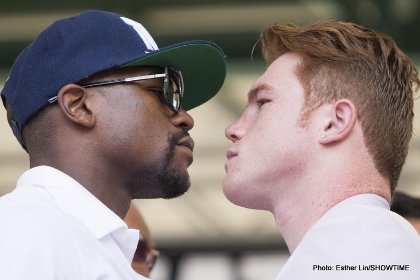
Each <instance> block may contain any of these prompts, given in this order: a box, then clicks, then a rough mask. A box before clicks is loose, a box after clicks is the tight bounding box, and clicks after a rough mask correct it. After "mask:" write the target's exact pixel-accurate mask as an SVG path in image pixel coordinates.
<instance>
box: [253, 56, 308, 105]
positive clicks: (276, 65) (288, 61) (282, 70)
mask: <svg viewBox="0 0 420 280" xmlns="http://www.w3.org/2000/svg"><path fill="white" fill-rule="evenodd" d="M301 62H302V58H301V57H300V56H299V55H298V54H296V53H291V52H289V53H286V54H284V55H282V56H280V57H278V58H277V59H276V60H274V61H273V62H272V63H271V64H270V65H269V67H268V68H267V70H266V71H265V72H264V74H263V75H261V76H260V77H259V78H258V79H257V80H256V81H255V83H254V84H253V85H252V87H251V90H250V91H249V96H248V97H249V99H252V98H253V97H254V96H255V94H257V93H258V92H260V91H277V90H280V89H293V88H295V89H297V88H300V87H301V84H300V81H299V79H298V78H297V76H296V73H295V72H296V67H297V66H298V65H299V64H300V63H301Z"/></svg>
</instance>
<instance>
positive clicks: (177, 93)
mask: <svg viewBox="0 0 420 280" xmlns="http://www.w3.org/2000/svg"><path fill="white" fill-rule="evenodd" d="M168 77H169V80H168V88H167V92H166V98H167V101H168V103H169V104H170V105H171V106H172V109H173V110H174V111H179V109H180V108H181V99H182V96H183V94H184V81H183V78H182V75H181V72H180V71H175V70H174V69H172V68H168Z"/></svg>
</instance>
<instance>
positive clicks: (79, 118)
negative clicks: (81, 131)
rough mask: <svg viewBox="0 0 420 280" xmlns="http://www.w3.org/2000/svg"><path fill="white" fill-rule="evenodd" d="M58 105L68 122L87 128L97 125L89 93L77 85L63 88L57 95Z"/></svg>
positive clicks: (68, 85)
mask: <svg viewBox="0 0 420 280" xmlns="http://www.w3.org/2000/svg"><path fill="white" fill-rule="evenodd" d="M57 97H58V98H57V99H58V104H59V105H60V108H61V110H62V111H63V113H64V115H65V116H66V118H67V119H68V120H70V121H71V122H73V123H75V124H78V125H81V126H83V127H86V128H91V127H93V126H94V124H95V116H94V114H93V112H92V107H91V102H92V99H91V98H89V94H88V91H87V90H86V89H85V88H83V87H81V86H79V85H76V84H67V85H65V86H63V87H62V88H61V89H60V91H59V92H58V94H57Z"/></svg>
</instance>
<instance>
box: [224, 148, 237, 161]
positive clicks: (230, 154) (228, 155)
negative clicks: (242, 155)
mask: <svg viewBox="0 0 420 280" xmlns="http://www.w3.org/2000/svg"><path fill="white" fill-rule="evenodd" d="M237 155H238V153H237V152H234V151H233V150H230V149H229V150H228V151H227V152H226V158H227V159H231V158H233V157H236V156H237Z"/></svg>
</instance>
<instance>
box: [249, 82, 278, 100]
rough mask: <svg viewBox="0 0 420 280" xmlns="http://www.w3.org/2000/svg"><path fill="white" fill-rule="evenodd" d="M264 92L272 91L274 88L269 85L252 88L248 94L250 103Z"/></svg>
mask: <svg viewBox="0 0 420 280" xmlns="http://www.w3.org/2000/svg"><path fill="white" fill-rule="evenodd" d="M262 90H272V87H271V86H270V85H267V84H261V85H259V86H257V87H255V88H252V89H251V90H250V91H249V92H248V101H250V100H251V99H253V98H254V97H255V95H256V94H257V93H258V92H259V91H262Z"/></svg>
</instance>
